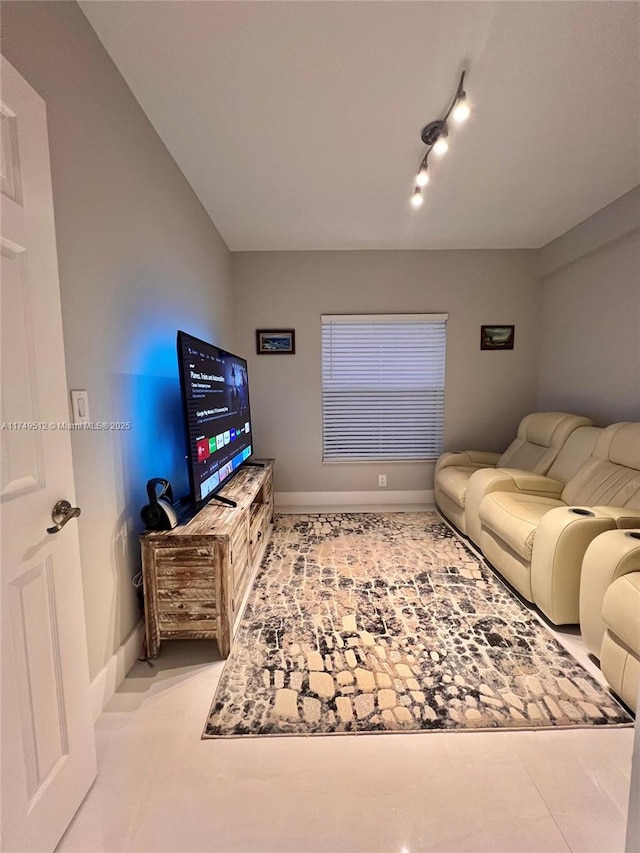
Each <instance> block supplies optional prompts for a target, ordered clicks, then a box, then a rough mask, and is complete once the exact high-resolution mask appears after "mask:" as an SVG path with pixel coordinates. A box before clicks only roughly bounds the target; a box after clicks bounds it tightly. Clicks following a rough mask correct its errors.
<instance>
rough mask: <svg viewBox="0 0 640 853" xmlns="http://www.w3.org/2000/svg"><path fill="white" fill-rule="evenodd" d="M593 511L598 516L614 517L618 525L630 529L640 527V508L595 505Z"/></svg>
mask: <svg viewBox="0 0 640 853" xmlns="http://www.w3.org/2000/svg"><path fill="white" fill-rule="evenodd" d="M593 511H594V513H595V514H596V515H597V516H605V517H606V518H612V519H613V520H614V521H615V523H616V527H619V528H621V529H629V528H633V527H640V509H631V508H630V507H618V506H594V507H593Z"/></svg>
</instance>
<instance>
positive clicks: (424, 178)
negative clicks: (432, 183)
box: [416, 166, 429, 188]
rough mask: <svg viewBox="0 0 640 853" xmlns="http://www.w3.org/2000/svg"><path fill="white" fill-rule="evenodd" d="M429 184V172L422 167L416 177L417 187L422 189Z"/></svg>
mask: <svg viewBox="0 0 640 853" xmlns="http://www.w3.org/2000/svg"><path fill="white" fill-rule="evenodd" d="M428 183H429V172H428V171H427V167H426V166H421V167H420V171H419V172H418V174H417V175H416V186H418V187H420V188H422V187H426V185H427V184H428Z"/></svg>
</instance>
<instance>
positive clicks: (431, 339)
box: [322, 314, 448, 462]
mask: <svg viewBox="0 0 640 853" xmlns="http://www.w3.org/2000/svg"><path fill="white" fill-rule="evenodd" d="M447 316H448V315H447V314H389V315H382V314H380V315H376V314H368V315H367V314H358V315H353V314H352V315H347V314H341V315H324V316H323V317H322V458H323V461H325V462H348V461H351V462H366V461H378V460H405V459H406V460H409V459H435V458H437V457H438V456H439V455H440V453H441V452H442V434H443V425H444V362H445V350H446V330H447Z"/></svg>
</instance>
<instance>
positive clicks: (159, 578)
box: [140, 459, 275, 658]
mask: <svg viewBox="0 0 640 853" xmlns="http://www.w3.org/2000/svg"><path fill="white" fill-rule="evenodd" d="M274 464H275V460H273V459H267V460H264V467H246V468H243V469H242V471H240V472H239V473H238V474H237V475H236V476H235V477H234V478H233V480H232V481H231V483H229V486H228V487H227V488H225V489H223V490H222V494H223V495H224V497H226V498H229V499H231V500H233V501H236V503H237V506H235V507H229V506H225V505H223V504H220V503H218V502H216V501H211V502H210V503H208V504H207V505H206V506H204V507H203V508H202V509H201V510H200V511H199V512H197V513H196V514H195V515H194V516H193V517H192V518H189V519H188V520H186V521H185V522H184V523H181V524H179V525H178V526H177V527H175V528H174V529H173V530H166V531H162V532H157V533H152V532H150V533H143V534H142V536H141V537H140V541H141V547H142V577H143V582H144V610H145V630H146V640H147V655H148V657H150V658H155V657H157V656H158V653H159V651H160V643H161V642H162V640H169V639H216V640H217V641H218V646H219V648H220V654H221V655H222V656H223V657H227V655H228V654H229V652H230V650H231V644H232V642H233V633H234V626H236V625H237V623H238V619H239V616H240V613H241V610H242V607H243V605H244V602H245V599H246V597H247V593H248V591H249V588H250V586H251V581H252V579H253V577H254V574H255V571H256V570H257V568H258V565H259V563H260V560H261V559H262V554H263V553H264V548H265V547H266V544H267V542H268V540H269V537H270V535H271V530H272V526H273V468H274Z"/></svg>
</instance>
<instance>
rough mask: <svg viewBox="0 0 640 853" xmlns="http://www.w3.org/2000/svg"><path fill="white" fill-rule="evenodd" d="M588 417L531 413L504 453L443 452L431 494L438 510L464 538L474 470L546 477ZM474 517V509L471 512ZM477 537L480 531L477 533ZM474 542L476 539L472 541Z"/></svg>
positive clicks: (564, 413)
mask: <svg viewBox="0 0 640 853" xmlns="http://www.w3.org/2000/svg"><path fill="white" fill-rule="evenodd" d="M591 423H592V421H590V420H589V419H588V418H583V417H579V416H578V415H570V414H567V413H566V412H534V413H533V414H531V415H527V416H526V417H525V418H523V419H522V420H521V421H520V426H519V427H518V433H517V435H516V438H515V439H514V440H513V441H512V442H511V444H510V445H509V447H508V448H507V449H506V450H505V451H504V453H502V454H500V453H491V452H489V451H484V450H463V451H451V452H449V453H443V454H442V456H441V457H440V458H439V459H438V462H437V463H436V470H435V481H434V492H435V500H436V504H437V506H438V508H439V510H440V511H441V512H442V514H443V515H444V516H445V517H446V518H448V519H449V521H451V522H452V523H453V524H455V526H456V527H457V528H458V530H460V531H461V532H462V533H465V534H467V535H469V534H468V531H467V513H466V512H465V509H466V501H467V489H468V485H469V480H470V479H471V477H472V475H473V474H475V472H476V471H479V470H481V469H484V468H515V469H522V470H524V471H532V472H534V473H536V474H546V473H547V471H548V470H549V468H550V467H551V465H552V464H553V462H554V460H555V459H556V457H557V455H558V453H559V451H560V449H561V447H562V446H563V444H564V443H565V441H566V440H567V438H568V437H569V436H570V435H571V433H572V432H573V431H574V430H576V429H578V427H582V426H591ZM471 515H472V517H475V516H476V515H477V507H476V506H474V507H473V509H472V511H471ZM477 535H479V528H478V534H477ZM474 541H476V544H478V543H477V539H474Z"/></svg>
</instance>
